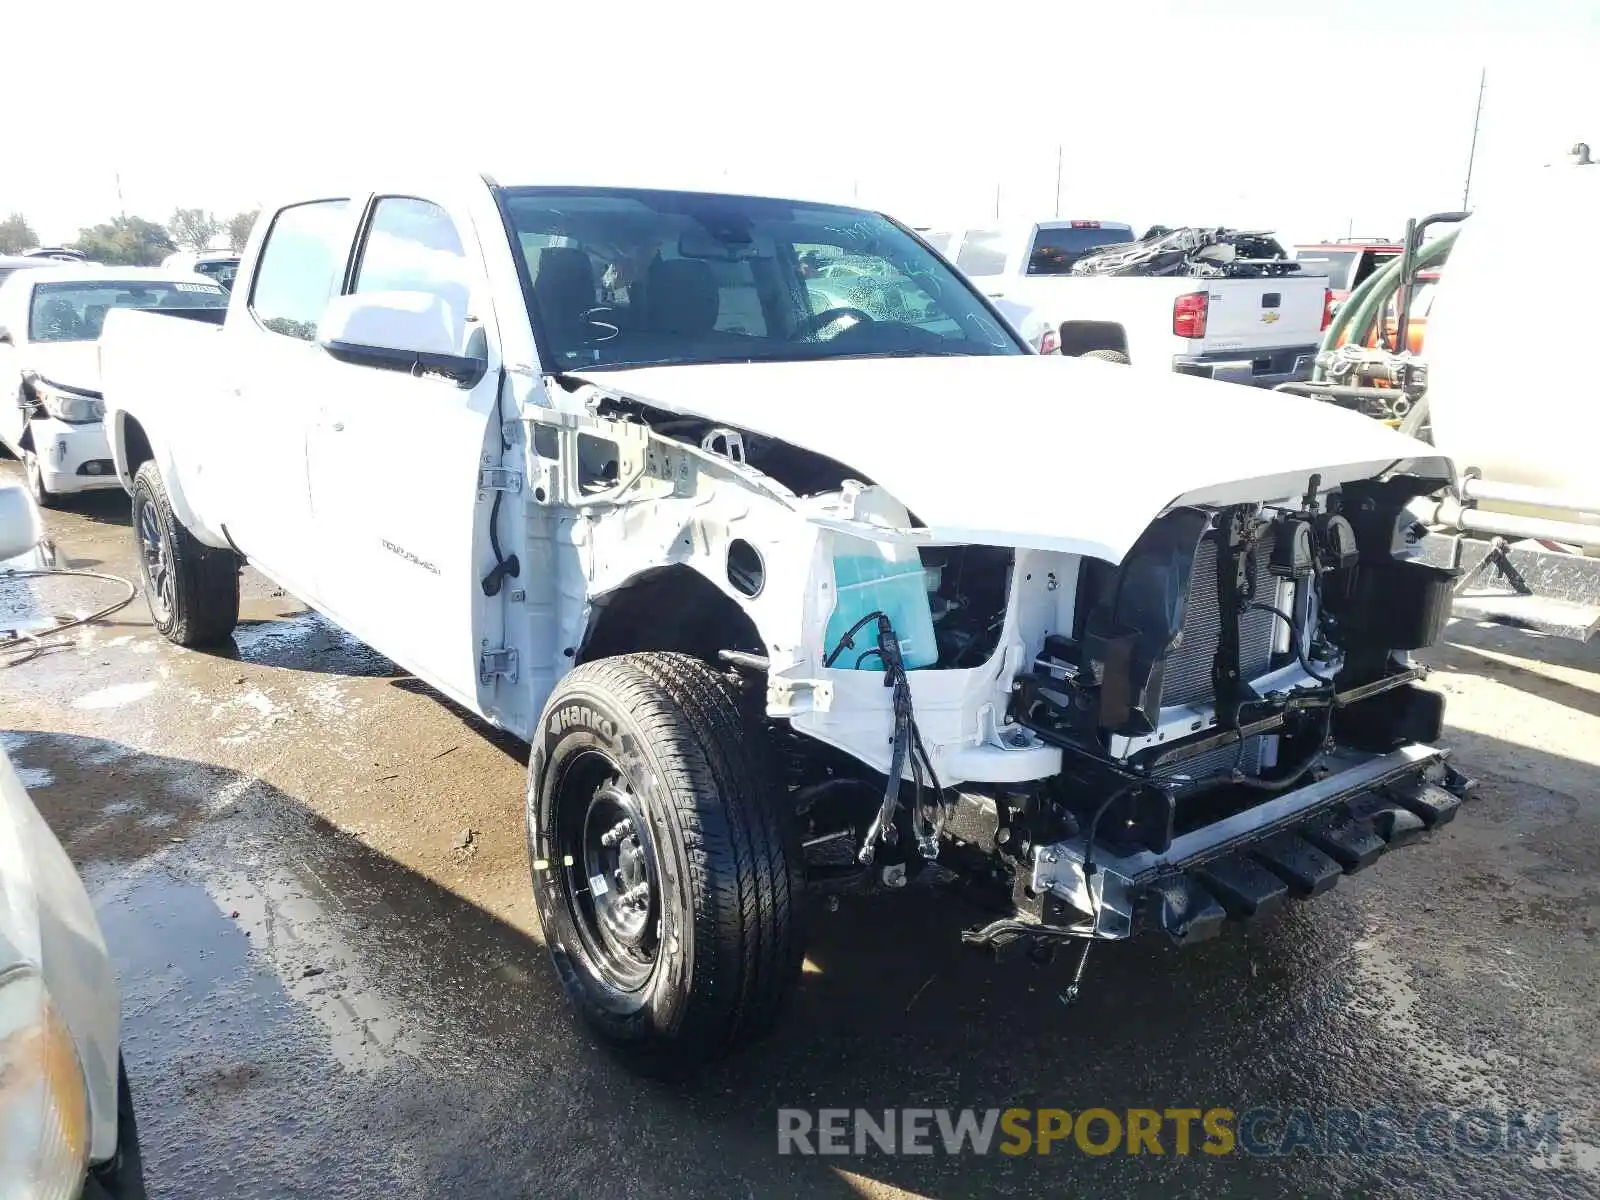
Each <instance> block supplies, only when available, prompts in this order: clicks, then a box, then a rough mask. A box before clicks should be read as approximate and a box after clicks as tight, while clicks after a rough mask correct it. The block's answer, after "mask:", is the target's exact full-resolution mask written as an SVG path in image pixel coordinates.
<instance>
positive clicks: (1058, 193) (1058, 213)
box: [1056, 142, 1061, 218]
mask: <svg viewBox="0 0 1600 1200" xmlns="http://www.w3.org/2000/svg"><path fill="white" fill-rule="evenodd" d="M1056 216H1057V218H1059V217H1060V216H1061V143H1060V142H1057V143H1056Z"/></svg>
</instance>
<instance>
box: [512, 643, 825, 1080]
mask: <svg viewBox="0 0 1600 1200" xmlns="http://www.w3.org/2000/svg"><path fill="white" fill-rule="evenodd" d="M534 746H535V749H534V754H533V758H532V761H531V762H530V764H529V774H528V799H527V822H528V846H529V853H530V855H531V857H532V860H533V885H534V895H535V898H536V900H537V903H538V907H539V920H540V924H541V926H542V927H543V931H544V938H545V943H546V945H547V947H548V948H549V950H550V954H551V957H552V959H553V961H554V964H555V968H556V972H557V974H558V975H559V976H560V978H561V982H562V985H563V987H564V988H565V989H566V992H567V995H568V997H569V998H570V999H571V1000H572V1002H573V1003H574V1005H576V1007H577V1008H578V1011H579V1012H580V1014H581V1015H582V1016H583V1018H584V1020H585V1021H586V1022H587V1023H588V1024H589V1026H590V1027H591V1028H592V1029H594V1030H595V1032H596V1033H598V1034H599V1036H600V1037H601V1038H602V1039H604V1041H605V1042H606V1043H607V1045H608V1046H609V1047H610V1048H612V1049H613V1050H614V1051H616V1052H617V1053H619V1054H620V1055H621V1056H622V1057H623V1058H624V1059H626V1060H627V1061H628V1062H629V1063H630V1065H632V1066H633V1067H635V1068H636V1069H638V1070H641V1071H643V1072H645V1073H648V1074H653V1075H661V1076H669V1077H670V1076H681V1075H684V1074H687V1073H689V1072H692V1071H694V1070H695V1069H697V1068H699V1067H701V1066H703V1065H705V1064H706V1063H708V1062H711V1061H713V1060H714V1059H716V1058H718V1057H720V1056H722V1055H723V1054H725V1053H727V1052H728V1051H729V1050H730V1049H731V1048H733V1047H734V1046H735V1045H736V1044H738V1043H739V1042H740V1041H742V1040H744V1039H745V1038H748V1037H750V1036H753V1035H756V1034H759V1033H761V1032H763V1031H764V1030H765V1029H767V1028H768V1027H770V1025H771V1024H772V1022H773V1020H774V1019H775V1017H776V1016H777V1013H778V1011H779V1009H780V1007H781V1005H782V1002H783V1000H784V998H785V996H786V995H787V993H788V991H789V988H790V985H791V984H792V982H793V980H794V979H795V977H796V976H797V975H798V974H799V968H800V956H801V940H800V930H799V911H798V909H799V904H800V887H801V881H800V878H799V875H798V869H799V863H800V855H799V852H798V848H797V847H796V846H794V845H793V844H792V838H793V837H794V832H793V824H792V822H791V821H790V820H789V819H788V816H787V814H786V812H785V811H784V805H783V801H784V793H783V789H782V787H781V785H780V783H779V780H778V776H777V773H776V771H775V769H774V765H773V762H772V759H771V755H770V751H769V749H768V747H767V746H766V744H765V742H764V740H763V739H762V738H761V737H760V736H759V734H758V732H757V731H756V730H754V729H753V728H751V727H750V725H749V724H748V722H747V721H746V720H745V718H744V717H743V715H742V714H741V710H740V703H739V697H738V693H737V691H736V690H735V688H734V687H733V685H732V684H731V683H730V682H729V681H728V680H727V679H725V678H724V677H723V676H721V675H719V674H718V673H717V672H715V671H714V670H712V669H711V668H710V667H709V666H707V665H706V664H705V663H702V662H700V661H699V660H698V659H693V658H689V657H687V656H684V655H679V654H662V653H648V654H630V655H624V656H621V657H618V658H611V659H603V660H601V661H599V662H595V663H589V664H586V665H584V666H581V667H579V668H577V669H576V670H574V671H573V672H572V673H571V674H569V675H568V676H567V677H566V679H564V680H563V681H562V683H561V685H560V686H559V687H558V688H557V689H556V692H555V694H554V695H553V696H552V697H551V699H550V702H549V703H548V704H547V705H546V707H545V713H544V717H543V723H542V725H541V728H540V730H539V733H538V735H537V736H536V737H535V739H534Z"/></svg>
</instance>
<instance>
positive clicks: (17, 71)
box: [0, 0, 1600, 240]
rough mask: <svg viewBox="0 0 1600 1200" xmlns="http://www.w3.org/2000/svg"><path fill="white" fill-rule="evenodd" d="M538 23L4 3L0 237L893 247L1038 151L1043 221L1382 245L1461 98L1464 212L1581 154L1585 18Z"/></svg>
mask: <svg viewBox="0 0 1600 1200" xmlns="http://www.w3.org/2000/svg"><path fill="white" fill-rule="evenodd" d="M552 7H553V6H544V5H524V6H517V7H515V8H501V7H500V6H498V5H495V6H490V5H486V4H482V3H479V2H478V0H455V2H454V3H452V4H450V5H418V6H416V7H414V8H412V9H409V10H407V9H402V8H400V7H399V6H397V5H394V4H385V5H381V6H373V5H366V4H357V3H352V2H348V0H346V2H343V3H341V2H339V0H320V2H317V3H312V2H309V0H283V2H282V3H278V4H275V5H273V6H269V7H260V6H254V5H249V6H246V5H236V6H221V5H216V4H214V3H210V2H203V0H144V2H142V3H141V4H139V5H136V6H129V5H123V4H110V3H103V4H102V3H88V4H79V5H73V6H65V5H42V4H39V5H27V6H25V7H24V8H23V11H22V12H21V13H20V14H10V15H8V22H9V29H10V32H11V33H13V34H15V35H16V36H15V37H14V38H8V42H9V43H10V44H11V45H13V46H19V47H20V46H27V45H29V44H33V45H44V46H55V47H58V48H59V47H68V49H66V50H63V51H61V52H60V53H55V54H51V55H41V56H39V57H33V56H31V55H26V54H24V55H21V56H18V57H13V58H12V59H11V60H10V61H8V65H7V75H8V79H7V82H8V84H9V85H10V86H9V87H8V89H7V91H8V93H10V94H11V95H13V96H19V97H20V96H26V97H31V98H34V99H35V100H36V101H37V103H36V104H34V105H32V106H30V107H29V108H28V110H27V111H28V115H27V116H26V117H25V118H21V119H14V120H12V121H11V122H8V130H7V136H6V144H5V147H4V151H3V162H0V211H10V210H13V209H21V210H22V211H23V212H25V213H27V214H28V216H29V217H30V218H31V219H32V220H33V222H34V224H35V226H36V228H37V229H38V230H39V232H40V233H41V234H42V235H44V236H45V237H47V238H48V239H52V240H54V239H63V238H70V237H72V236H74V235H75V233H76V230H77V228H78V227H79V226H80V225H82V224H86V223H89V222H92V221H95V220H100V219H103V218H104V217H105V216H107V215H110V214H111V213H113V212H115V211H116V210H117V208H118V204H119V201H118V197H117V190H116V177H117V175H118V174H120V176H121V183H122V195H123V199H124V202H125V204H126V207H127V208H128V210H129V211H130V212H137V213H139V214H141V215H145V216H150V217H152V218H155V219H157V220H164V219H165V218H166V217H167V215H168V214H169V213H170V211H171V210H172V208H173V207H174V206H175V205H178V204H185V205H202V206H205V207H208V208H213V209H216V210H218V211H219V212H221V213H223V214H226V213H228V212H231V211H234V210H236V209H238V208H241V207H248V206H251V205H253V204H255V203H257V202H258V201H261V200H270V199H271V198H272V197H274V196H276V195H279V194H281V193H284V192H289V193H292V192H294V191H297V190H299V189H302V188H306V187H313V188H314V187H316V186H319V185H320V184H322V183H323V182H325V181H326V180H327V179H328V178H329V177H330V176H332V175H335V174H337V173H341V172H345V171H350V170H357V169H359V168H360V166H361V165H363V163H364V162H367V161H370V162H373V163H377V162H381V161H383V160H384V159H386V158H393V157H397V156H404V157H406V158H415V157H416V156H417V155H418V154H424V155H427V156H428V157H430V158H433V159H434V160H435V161H441V162H455V163H459V164H460V165H463V166H470V167H472V168H474V169H488V170H491V171H494V172H495V173H496V174H498V175H499V176H500V177H502V178H504V179H507V180H514V179H526V180H534V179H560V180H564V181H587V180H590V179H598V178H601V177H604V178H605V179H607V180H617V181H620V180H627V181H630V182H658V183H664V184H678V185H684V186H705V187H719V188H726V189H729V190H738V189H750V190H761V191H771V192H780V193H788V194H796V195H806V196H816V197H822V198H829V199H844V200H849V199H851V198H852V197H859V199H860V201H861V202H862V203H863V204H867V205H870V206H873V207H879V208H883V209H886V210H887V211H889V212H892V213H894V214H895V215H896V216H900V217H902V218H904V219H906V220H909V221H912V222H915V223H918V224H923V223H931V224H947V223H952V222H961V221H977V220H983V219H986V218H988V217H990V216H992V214H993V212H994V207H995V192H996V188H997V187H998V189H999V193H1000V206H1001V213H1002V216H1003V218H1004V219H1006V220H1018V221H1020V220H1026V219H1029V218H1031V217H1035V216H1048V215H1050V213H1051V211H1052V210H1053V208H1054V205H1055V178H1056V147H1057V145H1058V144H1059V145H1061V146H1062V147H1063V159H1064V169H1063V187H1062V195H1063V208H1064V210H1065V214H1066V215H1074V216H1092V217H1100V218H1103V219H1122V220H1127V221H1130V222H1132V223H1133V224H1135V225H1142V224H1145V223H1149V222H1156V221H1159V222H1163V223H1167V224H1174V223H1183V222H1196V223H1210V222H1218V223H1229V224H1235V225H1245V226H1256V227H1272V228H1277V229H1279V230H1280V231H1282V232H1284V233H1285V234H1286V235H1287V236H1288V237H1290V238H1293V239H1304V238H1316V237H1325V236H1332V235H1337V234H1343V233H1344V232H1345V231H1346V230H1347V229H1349V228H1352V227H1353V228H1354V231H1355V232H1356V233H1358V234H1361V233H1373V234H1388V233H1394V232H1397V231H1398V229H1399V227H1400V224H1401V222H1402V221H1403V219H1404V217H1405V216H1406V215H1407V214H1410V213H1419V212H1424V211H1433V210H1438V209H1443V208H1454V207H1456V206H1457V205H1458V204H1459V203H1460V199H1461V187H1462V180H1463V176H1464V173H1465V168H1466V159H1467V149H1468V143H1469V139H1470V135H1471V127H1472V112H1473V104H1474V101H1475V99H1476V92H1477V83H1478V72H1479V70H1480V68H1482V67H1485V66H1487V67H1488V70H1489V89H1488V93H1487V95H1486V98H1485V108H1484V120H1483V132H1482V136H1481V139H1480V144H1479V159H1478V171H1477V181H1478V182H1477V187H1476V189H1475V190H1476V191H1477V192H1478V194H1479V197H1480V198H1481V197H1482V196H1484V195H1487V194H1489V193H1491V192H1492V191H1493V190H1494V189H1495V188H1496V187H1497V186H1499V185H1500V183H1501V181H1503V180H1508V179H1511V178H1514V177H1515V176H1516V174H1517V173H1518V172H1520V171H1523V170H1526V169H1528V168H1530V167H1532V166H1535V165H1537V164H1539V163H1542V162H1548V161H1550V160H1551V159H1552V158H1555V157H1557V156H1558V155H1559V154H1560V153H1561V152H1562V151H1563V150H1564V149H1565V148H1566V147H1567V146H1568V145H1570V144H1571V143H1572V142H1573V141H1575V140H1577V139H1579V138H1584V139H1586V140H1588V141H1590V142H1591V143H1593V144H1594V145H1595V146H1596V147H1597V150H1600V74H1597V73H1596V70H1595V67H1596V64H1600V2H1597V0H1586V2H1580V0H1515V2H1514V0H1456V2H1453V3H1444V2H1441V0H1388V2H1382V0H1344V2H1343V3H1339V4H1323V3H1318V4H1310V3H1304V2H1303V0H1276V2H1267V0H1209V2H1206V3H1201V2H1198V0H1197V2H1195V3H1191V4H1177V3H1168V2H1167V0H1122V2H1121V3H1118V4H1116V5H1115V6H1112V7H1111V8H1110V9H1108V8H1107V6H1105V5H1104V3H1103V2H1102V3H1097V4H1095V5H1094V6H1093V7H1092V8H1091V7H1090V6H1089V5H1087V4H1083V3H1077V4H1071V3H1069V4H1066V5H1060V6H1054V7H1053V8H1052V9H1051V10H1050V11H1049V12H1048V14H1047V15H1042V10H1041V9H1040V8H1039V7H1038V6H1037V5H1036V4H1023V3H1020V2H1019V0H985V2H984V3H983V4H981V5H977V4H973V5H956V4H946V5H943V6H933V5H930V4H926V3H922V4H887V3H879V2H876V0H858V2H856V3H851V4H849V5H838V6H818V5H814V4H811V5H804V6H801V5H792V4H785V5H773V4H761V3H754V2H747V3H734V2H727V0H691V2H689V3H683V4H679V5H672V6H664V5H642V4H640V5H637V6H635V5H633V4H631V3H622V4H612V5H607V6H605V7H601V6H599V5H594V4H591V5H586V6H582V7H579V6H571V7H568V6H562V7H561V9H560V10H559V11H551V9H552ZM1079 9H1081V10H1082V11H1083V12H1084V13H1085V14H1086V15H1085V19H1084V20H1083V22H1082V27H1083V29H1084V33H1083V34H1082V35H1081V36H1080V35H1078V34H1077V33H1076V24H1075V21H1074V18H1073V13H1074V11H1075V10H1079ZM1108 11H1109V12H1113V13H1114V14H1115V19H1114V20H1108V19H1107V13H1108ZM1108 28H1110V29H1116V30H1118V31H1120V32H1119V34H1117V35H1111V34H1108V33H1107V32H1106V30H1107V29H1108ZM86 30H88V31H92V32H90V33H88V34H86V33H85V31H86ZM191 31H193V32H192V35H191ZM63 55H64V56H65V58H66V60H68V61H70V62H71V63H72V67H73V70H72V79H71V80H68V79H64V78H63V75H62V73H61V67H62V62H63ZM19 58H20V65H18V59H19ZM164 71H170V73H171V74H170V80H171V82H170V85H166V86H164V85H163V84H162V82H161V80H162V77H163V72H164ZM122 72H126V75H125V82H124V81H123V78H122V77H120V73H122ZM74 80H75V81H77V82H76V83H75V82H73V81H74ZM85 80H93V81H95V83H96V86H93V87H83V86H78V84H79V83H81V82H82V81H85Z"/></svg>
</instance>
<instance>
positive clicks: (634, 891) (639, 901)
mask: <svg viewBox="0 0 1600 1200" xmlns="http://www.w3.org/2000/svg"><path fill="white" fill-rule="evenodd" d="M622 902H623V903H624V904H626V905H628V906H629V907H630V908H643V907H645V905H647V904H649V903H650V885H649V884H648V883H639V884H635V885H634V886H633V887H631V888H629V889H628V890H627V891H625V892H623V893H622Z"/></svg>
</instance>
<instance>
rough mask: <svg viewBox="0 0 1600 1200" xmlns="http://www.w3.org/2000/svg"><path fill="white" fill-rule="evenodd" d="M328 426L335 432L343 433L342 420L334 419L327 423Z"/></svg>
mask: <svg viewBox="0 0 1600 1200" xmlns="http://www.w3.org/2000/svg"><path fill="white" fill-rule="evenodd" d="M328 428H329V429H331V430H333V431H334V432H335V433H343V432H344V422H343V421H335V422H333V423H332V424H331V425H329V426H328Z"/></svg>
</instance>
